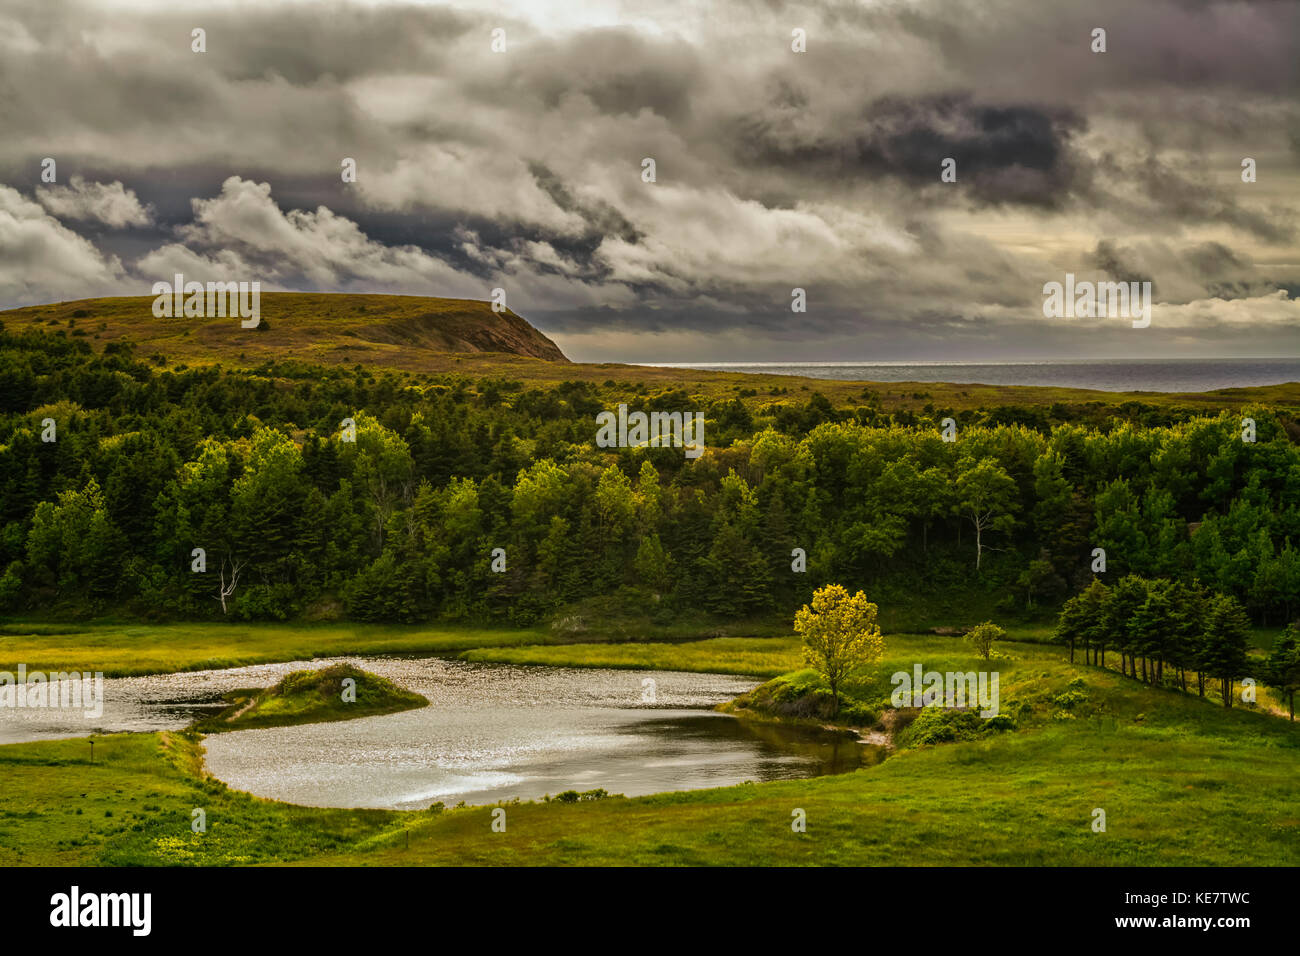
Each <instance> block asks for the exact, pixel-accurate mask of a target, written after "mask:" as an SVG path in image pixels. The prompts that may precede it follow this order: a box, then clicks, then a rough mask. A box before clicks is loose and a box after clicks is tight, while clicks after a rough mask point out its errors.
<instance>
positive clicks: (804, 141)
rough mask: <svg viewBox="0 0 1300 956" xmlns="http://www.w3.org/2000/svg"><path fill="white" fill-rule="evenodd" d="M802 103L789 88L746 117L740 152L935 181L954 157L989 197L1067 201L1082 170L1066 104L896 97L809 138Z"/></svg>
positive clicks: (791, 163)
mask: <svg viewBox="0 0 1300 956" xmlns="http://www.w3.org/2000/svg"><path fill="white" fill-rule="evenodd" d="M803 103H806V99H805V97H803V96H802V95H801V94H799V93H798V92H797V91H794V90H792V89H789V88H786V87H783V88H782V89H781V90H780V100H779V102H778V103H777V104H776V105H777V110H776V111H775V113H774V115H773V117H771V118H760V117H755V118H750V119H748V120H741V121H740V123H739V124H738V125H739V127H740V137H739V140H738V142H737V148H738V152H739V153H740V154H741V155H746V156H748V155H753V156H757V157H758V158H760V159H761V160H764V161H766V162H770V163H774V164H776V165H779V166H781V167H782V168H785V169H789V170H798V169H799V168H800V167H811V168H814V169H816V168H827V167H829V168H833V169H835V170H836V171H838V172H840V173H841V174H844V175H850V176H851V175H854V174H855V173H856V174H859V175H869V176H882V175H884V176H895V177H898V178H900V179H903V180H905V181H907V182H909V183H911V184H916V185H921V186H930V185H934V184H936V183H937V182H938V179H939V170H940V165H941V163H943V161H944V160H945V159H949V158H951V159H953V160H955V161H956V171H957V178H958V181H960V182H962V183H964V184H967V187H968V190H969V192H970V193H971V194H972V195H973V196H974V197H975V198H976V199H978V200H979V201H982V202H985V203H1004V202H1005V203H1025V204H1028V205H1039V206H1049V207H1050V206H1058V205H1060V204H1061V203H1063V202H1064V201H1065V200H1066V199H1067V197H1068V196H1069V195H1070V193H1071V191H1072V189H1073V188H1074V184H1075V181H1076V179H1077V178H1078V170H1077V163H1076V161H1075V160H1074V158H1073V152H1072V149H1071V145H1072V144H1071V142H1070V140H1071V137H1073V136H1074V135H1075V134H1076V133H1077V132H1079V131H1081V130H1083V129H1084V128H1085V127H1086V123H1085V122H1084V120H1083V118H1082V117H1081V116H1079V115H1077V114H1076V113H1075V112H1074V111H1073V110H1071V109H1069V108H1066V107H1059V108H1054V109H1053V108H1042V107H1036V106H1032V105H1026V104H1017V103H1007V104H987V103H978V102H976V101H975V100H974V99H973V97H972V96H971V95H970V94H967V93H950V94H940V95H934V96H922V97H903V96H889V97H885V98H882V99H879V100H876V101H874V102H872V103H870V104H869V105H868V106H867V107H866V108H865V109H864V110H863V115H862V117H861V118H860V120H858V121H857V122H856V123H854V124H852V125H853V128H849V129H842V130H836V131H833V132H827V133H822V134H819V135H818V136H817V137H816V138H814V139H811V140H810V139H808V138H805V137H803V136H801V135H800V132H799V131H798V129H797V128H795V126H794V124H793V122H792V121H791V113H792V112H797V111H799V110H801V109H803V108H804V106H803V105H802V104H803Z"/></svg>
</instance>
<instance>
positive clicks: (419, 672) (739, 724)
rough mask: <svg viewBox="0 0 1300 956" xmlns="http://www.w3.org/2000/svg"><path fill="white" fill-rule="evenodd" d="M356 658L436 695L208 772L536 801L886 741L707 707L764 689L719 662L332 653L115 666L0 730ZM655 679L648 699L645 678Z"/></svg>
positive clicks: (423, 802)
mask: <svg viewBox="0 0 1300 956" xmlns="http://www.w3.org/2000/svg"><path fill="white" fill-rule="evenodd" d="M338 660H347V661H348V662H350V663H353V664H355V665H356V666H358V667H361V668H363V669H364V670H368V671H371V672H373V673H376V674H381V675H383V676H384V677H388V678H389V679H391V680H393V681H395V682H397V683H399V684H401V685H403V686H405V687H408V688H410V689H412V690H414V691H416V692H417V693H420V694H423V695H424V696H425V697H427V698H429V700H430V702H431V704H430V706H429V707H425V708H422V709H419V710H412V711H406V712H403V713H400V714H389V715H386V716H380V717H365V718H361V719H359V720H350V721H339V722H335V723H327V724H311V725H303V726H298V727H277V728H270V729H264V730H244V731H235V732H231V733H225V734H216V735H212V736H209V737H207V738H206V739H205V741H204V743H205V746H206V748H207V766H208V769H209V770H210V771H211V772H212V773H213V774H214V775H215V776H216V777H218V778H219V779H221V780H223V781H225V782H226V783H227V784H229V785H230V786H231V787H234V788H235V789H238V790H247V791H249V792H251V793H254V794H257V795H258V796H262V797H270V798H274V799H277V800H285V801H288V802H291V803H298V804H305V805H309V806H332V807H388V808H395V809H417V808H422V807H427V806H429V805H430V804H432V803H434V802H439V801H441V802H443V803H445V804H447V805H448V806H451V805H454V804H456V803H458V802H460V801H462V800H463V801H465V802H466V803H469V804H482V803H494V802H496V801H498V800H510V799H514V798H516V797H518V798H520V799H523V800H534V799H540V798H541V797H542V796H543V795H545V794H556V793H559V792H561V791H564V790H579V791H581V790H593V789H596V788H601V789H604V790H606V791H608V792H609V793H621V794H625V795H627V796H637V795H641V794H647V793H659V792H663V791H668V790H694V789H700V788H703V787H718V786H727V785H730V784H735V783H740V782H743V781H745V780H754V781H762V780H776V779H787V778H794V777H808V776H816V775H819V774H826V773H842V772H845V771H848V770H853V769H855V768H857V767H859V766H863V765H865V764H869V763H874V762H876V761H878V760H879V759H880V758H881V753H882V752H881V751H880V749H879V748H877V747H871V746H866V745H864V744H861V743H859V742H858V741H857V740H856V739H854V738H852V737H849V736H846V735H841V734H836V733H830V732H824V731H819V730H805V729H796V728H789V727H781V726H775V725H768V724H755V723H751V722H749V721H740V720H736V719H734V718H732V717H728V716H726V715H723V714H718V713H716V712H713V711H712V708H713V707H714V706H715V705H716V704H719V703H721V702H723V701H726V700H730V699H731V698H733V697H735V696H736V695H738V694H741V693H744V692H745V691H747V690H749V689H751V688H752V687H754V686H755V684H756V681H754V680H752V679H749V678H744V677H733V676H728V675H722V674H687V673H679V672H669V671H626V670H595V669H586V668H554V667H514V666H508V665H500V664H471V663H466V662H463V661H454V660H445V659H442V658H422V659H409V658H381V659H371V658H337V659H330V660H316V661H312V662H304V661H297V662H291V663H285V664H270V665H259V666H256V667H244V668H234V669H230V670H221V671H204V672H195V673H187V674H166V675H159V676H153V677H135V678H122V679H113V680H108V681H106V682H105V698H106V703H105V707H104V714H103V716H102V717H100V718H98V719H96V720H94V721H91V722H89V723H88V722H87V720H86V719H85V718H84V717H83V716H82V715H81V714H79V713H75V712H73V713H68V712H62V711H44V712H38V711H27V712H23V711H15V710H8V711H4V712H0V742H5V743H7V742H15V741H18V740H34V739H41V738H49V737H70V736H85V735H86V734H88V733H90V732H92V731H96V732H106V731H119V730H135V731H147V730H166V729H178V728H180V727H182V726H184V725H185V724H187V723H188V722H189V721H190V720H192V719H193V718H194V717H196V716H199V715H201V714H205V713H211V712H212V711H213V710H215V709H218V708H220V707H221V706H222V705H221V702H220V694H221V693H223V692H224V691H227V690H233V689H235V688H241V687H259V686H267V685H270V684H272V683H275V682H276V681H277V680H278V679H279V678H280V677H281V676H282V675H283V674H286V673H288V672H290V671H293V670H302V669H304V668H305V667H312V668H319V667H324V666H327V665H328V664H330V663H334V662H336V661H338ZM647 678H648V679H651V680H653V682H654V685H653V699H648V698H649V697H650V696H651V695H649V694H648V687H647V685H646V680H647Z"/></svg>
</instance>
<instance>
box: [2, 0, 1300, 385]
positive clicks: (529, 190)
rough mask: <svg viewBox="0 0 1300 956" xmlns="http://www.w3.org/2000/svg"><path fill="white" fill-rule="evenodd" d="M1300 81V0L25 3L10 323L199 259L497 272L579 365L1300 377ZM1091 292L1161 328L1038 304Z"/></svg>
mask: <svg viewBox="0 0 1300 956" xmlns="http://www.w3.org/2000/svg"><path fill="white" fill-rule="evenodd" d="M182 8H183V9H182ZM1097 27H1101V28H1104V29H1105V30H1106V46H1107V50H1106V52H1105V53H1094V52H1092V50H1091V45H1092V43H1093V40H1092V31H1093V30H1094V29H1095V28H1097ZM195 28H202V29H203V30H205V31H206V47H207V50H206V52H204V53H196V52H193V51H192V49H191V46H192V38H191V31H192V30H194V29H195ZM796 28H797V29H801V30H804V31H806V37H807V40H806V46H807V50H806V52H803V53H796V52H794V51H793V50H792V49H791V44H792V31H793V30H795V29H796ZM496 29H501V30H504V38H505V51H504V52H494V51H493V49H492V43H493V31H494V30H496ZM1298 64H1300V3H1297V2H1294V0H1288V2H1268V0H1256V2H1251V3H1216V2H1211V0H1143V2H1140V3H1139V2H1134V0H1089V2H1088V3H1077V2H1065V0H996V2H994V0H986V2H966V3H957V2H927V0H920V2H908V0H891V2H871V0H858V2H848V0H844V2H841V0H831V2H820V3H819V2H808V3H790V4H786V3H781V2H777V0H771V2H762V0H736V2H730V0H714V2H708V0H697V2H673V0H667V2H661V0H656V2H621V3H620V2H613V0H609V2H592V3H584V2H582V0H555V2H544V0H520V2H518V3H511V2H480V3H452V4H434V3H427V4H426V3H374V2H371V3H367V2H349V3H311V4H298V3H273V2H261V3H256V4H247V5H245V4H236V3H226V2H204V0H197V2H186V3H184V4H179V3H176V2H174V0H160V2H143V0H136V2H113V0H98V2H95V3H77V2H67V0H5V3H4V5H3V6H2V7H0V130H3V133H4V135H3V136H0V307H10V306H15V305H24V304H29V303H36V302H45V301H55V300H65V299H73V298H80V297H84V296H91V295H144V294H148V293H149V291H150V287H151V286H152V284H153V282H155V281H157V280H159V279H170V277H171V276H172V274H173V273H176V272H182V273H184V274H185V276H186V278H187V279H198V280H200V281H204V280H209V279H223V280H240V279H242V280H247V281H251V280H259V281H261V283H262V287H263V289H300V290H316V291H331V292H332V291H349V292H391V293H411V294H421V295H449V296H462V297H470V298H478V299H487V298H489V296H490V294H491V290H492V289H493V288H494V287H502V288H504V289H505V290H506V293H507V297H508V304H509V305H510V306H511V308H512V309H514V310H515V311H517V312H518V313H519V314H521V315H523V316H524V317H526V318H528V319H529V320H530V321H531V322H533V324H535V325H537V326H538V327H539V328H541V329H542V330H543V331H544V332H546V333H547V334H549V335H550V336H551V337H552V338H554V339H555V341H556V342H557V343H558V344H559V345H560V346H561V348H563V349H564V350H565V352H566V353H567V354H568V355H569V356H570V357H571V358H574V359H576V360H580V361H629V362H636V361H665V362H705V361H714V362H742V361H781V360H803V361H818V360H834V361H859V360H860V361H885V360H893V361H897V360H933V361H954V360H956V361H974V360H998V359H1009V360H1015V359H1028V358H1047V359H1052V358H1061V359H1064V358H1071V359H1073V358H1085V357H1099V358H1105V357H1127V358H1137V357H1165V356H1168V357H1229V356H1269V355H1288V356H1295V355H1300V234H1298V229H1300V225H1298V223H1300V217H1297V210H1298V209H1300V66H1298ZM46 157H49V158H53V159H54V160H55V162H56V173H57V181H56V183H54V184H47V183H43V182H42V181H41V168H42V160H43V159H45V158H46ZM345 157H349V158H353V159H355V160H356V165H357V181H356V182H355V183H345V182H343V181H342V177H341V175H340V172H341V165H340V164H341V162H342V160H343V159H344V158H345ZM646 157H650V158H653V159H654V160H655V164H656V180H657V181H656V182H654V183H647V182H644V181H643V178H642V160H643V159H644V158H646ZM946 157H952V158H954V159H955V160H956V162H957V182H955V183H943V182H940V164H941V162H942V160H943V159H944V158H946ZM1246 157H1250V158H1252V159H1254V160H1255V161H1256V164H1257V181H1256V182H1254V183H1244V182H1242V176H1241V173H1242V168H1241V164H1242V160H1243V158H1246ZM1066 272H1073V273H1075V275H1076V276H1077V277H1079V278H1080V279H1091V280H1101V281H1105V280H1111V279H1122V280H1133V279H1145V280H1150V281H1151V282H1152V283H1153V285H1154V293H1153V297H1154V301H1155V303H1156V304H1155V306H1154V309H1153V311H1152V323H1151V326H1150V327H1149V328H1146V329H1134V328H1133V327H1132V323H1131V322H1130V321H1129V320H1127V319H1124V318H1104V319H1071V318H1061V319H1056V318H1045V317H1044V316H1043V313H1042V304H1043V294H1042V288H1043V284H1044V283H1045V282H1050V281H1062V280H1063V279H1064V275H1065V273H1066ZM795 287H800V288H803V289H805V290H806V294H807V312H806V313H794V312H792V311H791V308H790V303H791V290H792V289H793V288H795Z"/></svg>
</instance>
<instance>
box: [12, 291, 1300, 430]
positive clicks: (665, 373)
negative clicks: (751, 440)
mask: <svg viewBox="0 0 1300 956" xmlns="http://www.w3.org/2000/svg"><path fill="white" fill-rule="evenodd" d="M152 304H153V298H152V297H150V296H130V297H119V298H102V299H82V300H78V301H71V302H58V303H52V304H48V305H36V306H26V307H24V308H20V309H11V310H8V311H3V312H0V324H2V325H3V326H4V328H6V329H8V330H9V331H14V332H17V331H23V330H28V329H39V330H41V331H44V332H47V333H53V334H62V335H65V336H71V337H78V338H83V339H84V340H85V341H87V342H89V343H90V344H91V346H92V347H93V348H95V349H96V350H97V351H102V350H103V349H104V348H105V347H106V346H107V345H109V344H111V343H115V342H129V343H131V344H132V345H134V347H135V354H136V355H137V356H138V357H140V358H143V359H152V360H153V361H154V362H155V363H157V364H159V365H165V366H167V367H172V368H175V367H177V366H189V367H196V366H206V365H215V364H220V365H222V366H223V367H225V368H248V369H252V368H258V367H260V366H263V365H265V364H266V363H268V362H284V361H298V362H304V363H309V364H313V365H321V366H340V365H342V366H354V365H361V366H364V367H366V368H369V369H372V370H381V369H391V370H394V371H398V372H405V373H409V374H412V375H416V376H419V375H426V376H429V375H447V374H451V375H455V376H459V377H464V378H466V379H482V378H495V379H509V380H514V381H519V382H522V383H527V384H529V385H532V386H545V385H554V384H559V383H561V382H565V381H585V382H591V383H593V384H596V385H599V386H604V387H607V388H608V389H609V390H610V392H611V395H612V396H613V397H617V398H619V399H620V400H627V399H628V398H631V397H635V396H637V395H649V394H653V393H655V392H659V391H663V390H665V389H683V390H685V391H686V392H688V393H689V394H691V395H692V396H693V397H696V398H700V399H703V400H716V399H730V398H739V399H740V400H741V401H743V402H745V404H746V405H748V406H750V407H751V409H758V408H759V407H760V406H763V405H766V404H769V403H773V402H778V403H786V404H788V403H802V402H806V401H807V400H808V398H809V397H811V395H812V394H813V393H814V392H820V393H821V394H823V395H825V396H826V397H827V398H828V399H830V400H831V401H832V402H833V403H835V404H836V405H837V406H846V405H847V406H852V405H874V406H875V407H878V408H880V409H882V410H884V411H890V412H892V411H896V410H900V409H904V410H908V411H912V412H918V413H919V412H922V411H923V410H924V408H925V407H926V406H927V405H933V406H935V407H940V408H953V409H957V410H962V409H990V408H997V407H999V406H1010V405H1028V406H1039V407H1045V406H1050V405H1054V404H1057V403H1061V404H1066V405H1072V406H1094V407H1096V408H1098V409H1111V408H1119V407H1121V406H1123V405H1125V404H1128V403H1132V402H1138V403H1142V404H1144V405H1148V406H1155V407H1159V408H1180V409H1191V410H1195V411H1197V412H1204V413H1207V414H1217V413H1218V412H1219V411H1221V410H1224V409H1239V408H1242V407H1245V406H1249V405H1256V404H1264V405H1271V406H1274V407H1276V408H1279V409H1286V410H1290V411H1300V382H1290V383H1286V384H1280V385H1271V386H1262V387H1258V388H1227V389H1216V390H1215V391H1212V392H1205V393H1195V392H1194V393H1159V392H1100V391H1094V390H1090V389H1082V388H1053V387H1040V386H1013V385H979V384H967V383H953V384H944V383H934V382H890V383H885V384H873V383H870V382H852V381H825V380H817V379H808V378H802V377H799V376H793V375H764V374H753V373H747V372H710V371H702V370H693V369H681V368H656V367H653V366H643V365H627V364H621V363H613V362H600V363H573V362H570V361H569V360H568V359H567V358H566V357H565V356H564V354H563V353H562V352H561V351H560V349H559V348H558V347H557V346H556V345H555V343H554V342H552V341H551V340H550V339H548V338H547V337H546V336H544V335H542V334H541V333H540V332H538V331H537V330H536V329H535V328H533V327H532V326H531V325H529V324H528V323H527V322H526V321H525V320H524V319H522V318H521V317H519V316H518V315H515V314H514V313H513V312H505V313H501V314H496V313H493V312H492V310H491V308H490V306H489V304H488V303H487V302H479V301H474V300H469V299H441V298H431V297H425V296H406V295H345V294H324V293H308V292H268V293H265V294H263V295H262V297H261V307H262V325H261V326H260V327H259V328H257V329H242V328H240V326H239V322H238V320H232V319H229V318H213V319H206V318H171V319H159V318H155V317H154V315H153V311H152ZM615 393H616V394H615Z"/></svg>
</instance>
